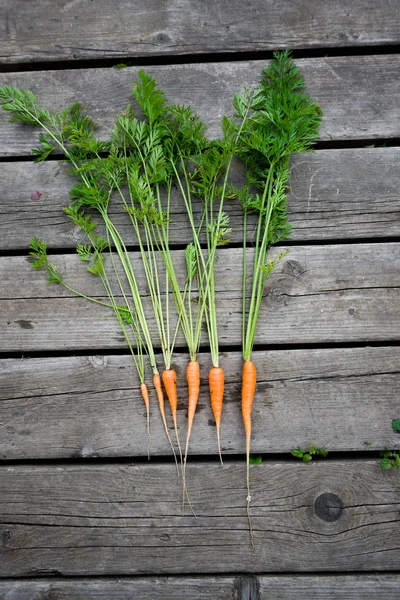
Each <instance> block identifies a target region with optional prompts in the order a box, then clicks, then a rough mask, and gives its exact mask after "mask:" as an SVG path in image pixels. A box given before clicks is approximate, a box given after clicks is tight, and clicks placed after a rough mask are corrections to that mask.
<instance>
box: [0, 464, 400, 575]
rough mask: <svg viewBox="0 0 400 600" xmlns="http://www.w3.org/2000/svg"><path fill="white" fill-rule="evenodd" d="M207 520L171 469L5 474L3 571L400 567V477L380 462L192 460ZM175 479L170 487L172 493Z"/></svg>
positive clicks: (191, 474)
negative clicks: (187, 508) (185, 503)
mask: <svg viewBox="0 0 400 600" xmlns="http://www.w3.org/2000/svg"><path fill="white" fill-rule="evenodd" d="M187 474H188V486H189V490H190V494H191V499H192V502H193V503H194V506H195V509H196V512H197V518H195V517H193V516H192V515H190V516H189V514H187V515H186V516H184V517H183V516H182V514H181V482H180V481H179V480H178V479H177V478H176V475H175V468H174V466H173V465H165V464H164V465H151V464H145V465H136V466H135V465H133V464H132V465H130V464H125V465H117V464H114V465H101V464H97V465H95V464H92V465H87V466H80V465H75V466H73V465H71V466H59V467H47V466H37V467H33V466H22V465H18V466H17V467H3V468H1V477H0V499H1V500H0V523H1V525H0V528H1V534H0V539H1V540H2V546H1V548H0V556H1V559H2V560H1V561H0V575H1V576H3V577H4V576H8V577H10V576H12V577H17V576H27V575H29V576H41V575H44V574H53V575H86V576H87V575H95V574H98V575H103V576H104V575H105V574H110V575H119V574H121V573H124V574H127V575H129V574H137V575H139V574H154V573H157V574H170V575H178V574H182V573H185V572H186V573H202V574H207V573H213V574H217V573H226V572H229V573H232V572H241V573H244V572H253V573H257V572H260V571H261V570H262V571H263V572H265V573H268V572H284V571H292V572H293V571H299V572H301V571H309V570H310V568H312V569H313V570H314V571H315V572H318V571H335V570H342V571H371V570H373V571H385V570H396V569H398V568H399V566H400V565H399V560H400V558H399V547H398V544H399V542H398V537H399V533H400V522H399V520H398V506H399V503H398V494H399V484H398V475H397V473H396V472H392V471H382V470H381V469H380V468H379V464H378V461H343V462H340V461H325V462H319V463H315V464H304V463H303V464H301V463H294V462H293V463H292V462H290V463H285V462H279V463H275V462H271V463H263V464H261V465H255V466H252V468H251V488H252V519H253V531H254V543H255V547H254V549H252V547H251V544H250V541H249V532H248V521H247V515H246V509H245V501H246V490H245V464H244V461H243V462H231V463H228V464H225V465H224V466H223V467H222V466H221V465H218V464H216V463H208V464H207V463H199V464H196V463H191V464H190V465H189V467H188V472H187ZM166 482H168V485H166Z"/></svg>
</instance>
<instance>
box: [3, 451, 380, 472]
mask: <svg viewBox="0 0 400 600" xmlns="http://www.w3.org/2000/svg"><path fill="white" fill-rule="evenodd" d="M380 452H381V451H380V450H355V451H351V450H345V451H332V452H329V454H328V455H327V456H326V457H320V456H314V457H313V459H312V462H313V463H316V462H335V461H346V462H348V461H354V460H359V461H367V460H374V459H381V458H382V457H381V456H380ZM222 454H223V459H224V465H225V464H232V463H236V462H243V463H245V462H246V455H245V454H244V453H240V454H224V453H222ZM257 456H261V458H262V462H263V463H276V462H278V463H285V464H288V463H296V462H297V463H303V461H302V460H301V459H299V458H296V457H295V456H292V455H291V454H290V452H270V453H258V454H257ZM188 457H189V458H188V465H189V464H192V465H193V464H195V463H197V464H199V463H201V464H218V465H219V464H221V463H220V458H219V456H218V454H215V455H214V454H189V455H188ZM88 464H92V465H96V466H101V467H107V466H108V465H126V464H130V465H132V466H136V465H142V464H145V465H148V466H151V465H153V466H154V465H156V466H159V465H173V466H175V459H174V457H173V456H154V457H152V456H151V455H150V460H149V459H148V458H147V456H135V455H132V456H110V457H106V456H88V457H85V458H82V456H71V457H69V458H18V459H3V458H0V466H2V467H4V466H5V467H7V466H15V465H24V466H43V467H46V466H49V467H50V466H53V465H57V466H68V465H71V466H87V465H88ZM303 464H304V463H303ZM256 467H257V465H254V468H256Z"/></svg>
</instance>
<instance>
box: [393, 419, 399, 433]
mask: <svg viewBox="0 0 400 600" xmlns="http://www.w3.org/2000/svg"><path fill="white" fill-rule="evenodd" d="M392 429H393V431H394V432H395V433H400V419H392Z"/></svg>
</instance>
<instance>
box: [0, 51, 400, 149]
mask: <svg viewBox="0 0 400 600" xmlns="http://www.w3.org/2000/svg"><path fill="white" fill-rule="evenodd" d="M296 64H298V66H299V67H300V68H301V69H302V70H303V73H304V76H305V79H306V83H307V88H308V91H309V93H310V94H311V96H312V97H313V98H315V99H316V100H317V101H318V103H319V104H320V106H321V107H322V109H323V111H324V119H323V124H322V127H321V130H320V139H322V140H349V139H360V140H362V139H371V138H377V139H379V138H387V137H396V136H397V137H398V136H400V115H399V111H398V104H397V101H396V99H397V98H398V96H399V94H400V57H399V55H396V54H394V55H384V56H343V57H331V58H310V59H302V60H297V61H296ZM265 66H267V61H240V62H233V63H226V62H225V63H205V64H184V65H161V66H149V67H146V70H147V71H148V72H149V73H150V74H151V75H152V76H153V77H155V79H156V81H157V82H158V84H159V85H160V87H161V88H162V89H163V90H164V91H165V93H166V96H167V98H168V99H169V101H170V102H171V103H172V102H177V103H180V104H190V105H191V106H193V108H194V109H195V110H196V111H197V112H198V114H199V115H200V117H201V118H202V119H203V120H204V122H205V123H206V125H207V126H208V127H209V129H208V134H209V135H210V136H211V137H216V136H218V135H220V131H221V130H220V123H221V118H222V116H223V115H224V114H226V115H231V114H232V112H233V111H232V98H233V95H234V93H236V92H240V91H242V90H243V86H244V85H248V86H256V85H257V84H258V82H259V80H260V76H261V72H262V69H263V68H264V67H265ZM137 72H138V68H137V67H129V68H126V69H112V68H110V69H79V70H72V69H71V70H57V71H37V72H16V73H4V74H3V75H2V78H1V79H2V84H3V85H4V84H8V85H11V86H17V87H20V88H23V89H27V88H28V89H31V90H32V91H33V92H34V93H35V94H36V95H37V96H38V97H39V98H40V100H41V102H42V105H43V106H46V107H48V108H51V109H57V110H59V109H61V108H65V107H66V106H70V105H71V104H73V103H74V102H76V101H79V102H81V103H82V104H84V106H85V107H87V110H88V112H89V114H90V115H91V116H92V117H93V118H94V119H95V120H96V121H97V122H98V123H101V124H102V127H101V128H100V129H99V136H101V137H104V138H107V137H108V135H109V133H108V132H109V130H110V128H111V127H112V125H113V122H114V119H115V115H116V113H120V112H121V111H122V110H124V109H125V108H126V106H127V104H129V103H132V100H133V98H132V95H131V92H130V90H131V88H132V82H133V81H134V80H135V79H136V78H137ZM8 119H9V115H7V114H6V113H5V111H3V110H1V111H0V139H1V140H2V144H1V149H0V153H1V155H2V156H10V155H17V156H19V155H23V154H30V153H31V148H32V147H33V146H35V145H37V137H38V132H37V131H36V130H35V129H32V128H30V127H26V126H16V124H15V123H14V124H13V123H9V122H8Z"/></svg>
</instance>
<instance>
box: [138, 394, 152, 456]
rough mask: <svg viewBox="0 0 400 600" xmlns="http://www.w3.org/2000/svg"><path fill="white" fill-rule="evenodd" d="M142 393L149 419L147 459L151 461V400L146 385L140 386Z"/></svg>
mask: <svg viewBox="0 0 400 600" xmlns="http://www.w3.org/2000/svg"><path fill="white" fill-rule="evenodd" d="M140 391H141V392H142V398H143V401H144V405H145V407H146V418H147V436H148V438H149V443H148V446H147V458H148V459H149V460H150V400H149V389H148V387H147V385H146V384H145V383H141V384H140Z"/></svg>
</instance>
